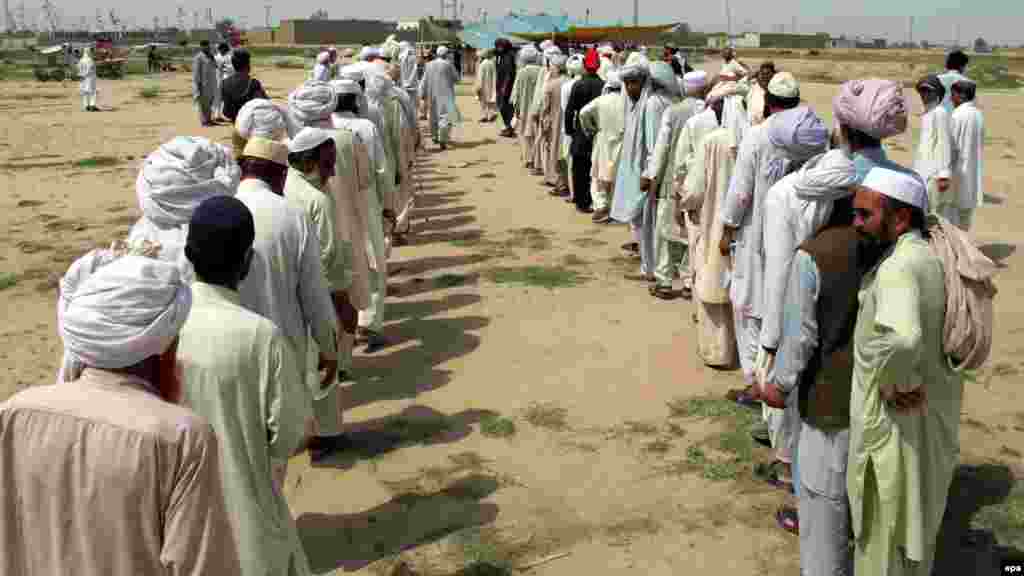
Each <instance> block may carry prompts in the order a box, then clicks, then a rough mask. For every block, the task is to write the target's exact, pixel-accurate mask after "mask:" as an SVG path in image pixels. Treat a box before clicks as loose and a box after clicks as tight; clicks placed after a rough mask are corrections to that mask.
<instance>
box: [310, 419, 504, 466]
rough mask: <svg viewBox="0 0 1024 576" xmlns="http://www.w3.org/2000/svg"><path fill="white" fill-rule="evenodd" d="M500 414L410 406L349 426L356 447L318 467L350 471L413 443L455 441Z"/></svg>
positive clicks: (346, 433)
mask: <svg viewBox="0 0 1024 576" xmlns="http://www.w3.org/2000/svg"><path fill="white" fill-rule="evenodd" d="M493 416H497V413H495V412H491V411H489V410H463V411H462V412H458V413H456V414H450V415H449V414H443V413H441V412H438V411H437V410H434V409H433V408H430V407H428V406H410V407H408V408H406V409H405V410H402V411H401V412H399V413H398V414H394V415H392V416H386V417H383V418H374V419H372V420H363V421H360V422H353V423H351V424H346V425H345V430H344V432H345V435H346V436H347V437H348V438H349V440H350V441H351V442H352V447H351V448H349V449H346V450H345V451H344V452H340V453H338V454H336V455H333V456H331V457H330V458H328V459H326V460H324V461H323V462H321V463H318V464H316V465H315V466H316V467H330V468H337V469H339V470H348V469H350V468H352V467H353V466H355V465H356V463H358V462H359V461H360V460H370V459H373V458H376V457H378V456H382V455H384V454H388V453H390V452H394V451H396V450H398V449H400V448H405V447H409V446H416V445H418V446H436V445H439V444H454V443H455V442H459V441H460V440H462V439H464V438H466V437H467V436H469V435H470V434H472V433H473V425H474V424H479V423H480V421H481V420H483V419H484V418H487V417H493Z"/></svg>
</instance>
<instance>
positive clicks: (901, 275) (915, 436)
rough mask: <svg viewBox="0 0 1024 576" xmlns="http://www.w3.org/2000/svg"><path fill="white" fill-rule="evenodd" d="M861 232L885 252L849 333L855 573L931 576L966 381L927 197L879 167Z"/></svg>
mask: <svg viewBox="0 0 1024 576" xmlns="http://www.w3.org/2000/svg"><path fill="white" fill-rule="evenodd" d="M854 210H855V220H854V225H855V226H856V228H857V231H858V232H859V233H860V234H861V237H862V238H864V239H866V240H868V241H869V242H870V245H872V248H873V249H874V250H876V251H877V252H878V253H879V254H883V255H884V256H883V258H882V261H881V263H880V264H878V265H877V266H876V267H875V268H873V269H872V270H871V271H870V272H869V273H868V274H867V275H866V276H865V277H864V280H863V282H862V285H861V291H860V309H859V311H858V313H857V327H856V330H855V332H854V336H853V338H854V350H853V357H854V358H855V359H856V362H855V363H854V368H853V384H852V387H853V390H852V394H851V402H850V458H849V468H848V470H847V489H848V492H849V499H850V516H851V519H852V522H853V526H852V533H853V537H854V543H855V548H854V574H858V575H859V574H868V575H873V574H884V575H890V576H900V575H907V574H910V575H927V574H931V573H932V566H933V562H934V559H935V548H936V537H937V534H938V531H939V526H940V524H941V523H942V517H943V514H944V512H945V508H946V498H947V496H948V494H949V486H950V484H951V482H952V479H953V473H954V471H955V469H956V467H957V464H958V460H959V458H958V456H959V453H960V449H959V448H960V439H959V429H960V425H959V423H960V418H961V406H962V401H963V378H962V376H961V375H960V374H959V373H957V372H954V371H953V370H952V369H951V368H950V363H949V361H948V359H947V358H946V356H945V352H944V348H943V325H944V322H945V314H946V283H945V278H944V272H943V267H942V262H941V261H940V260H939V258H938V257H937V256H936V255H935V253H934V252H933V250H932V249H931V247H930V246H929V245H928V241H927V240H926V239H925V238H924V234H925V233H926V232H925V225H926V224H925V214H926V213H927V211H928V191H927V188H926V187H925V183H924V181H923V180H922V179H921V178H920V177H918V176H917V175H915V174H909V173H907V172H902V171H896V170H890V169H887V168H880V167H879V168H874V169H872V170H871V171H870V172H868V174H867V176H866V177H865V178H864V181H863V182H862V184H861V187H860V188H858V191H857V195H856V197H855V199H854Z"/></svg>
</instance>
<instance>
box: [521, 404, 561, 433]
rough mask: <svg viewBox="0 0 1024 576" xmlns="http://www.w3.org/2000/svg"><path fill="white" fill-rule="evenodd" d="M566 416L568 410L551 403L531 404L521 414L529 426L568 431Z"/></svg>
mask: <svg viewBox="0 0 1024 576" xmlns="http://www.w3.org/2000/svg"><path fill="white" fill-rule="evenodd" d="M568 416H569V411H568V410H566V409H565V408H562V407H561V406H557V405H555V404H552V403H547V404H536V403H535V404H531V405H530V406H529V407H528V408H527V409H526V412H524V413H523V418H524V419H526V421H527V422H529V423H530V425H532V426H536V427H537V428H547V429H548V430H566V429H568V428H569V423H568Z"/></svg>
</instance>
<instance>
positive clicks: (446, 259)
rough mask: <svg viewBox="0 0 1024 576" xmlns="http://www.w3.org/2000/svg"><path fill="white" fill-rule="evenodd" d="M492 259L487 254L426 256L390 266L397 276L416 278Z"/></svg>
mask: <svg viewBox="0 0 1024 576" xmlns="http://www.w3.org/2000/svg"><path fill="white" fill-rule="evenodd" d="M489 259H490V256H488V255H486V254H464V255H462V256H425V257H423V258H416V259H415V260H398V261H394V262H389V263H388V266H389V267H390V268H391V269H392V270H394V271H395V276H416V275H419V274H427V273H429V272H436V271H437V270H443V269H445V268H458V267H460V266H471V265H473V264H480V263H482V262H486V261H487V260H489Z"/></svg>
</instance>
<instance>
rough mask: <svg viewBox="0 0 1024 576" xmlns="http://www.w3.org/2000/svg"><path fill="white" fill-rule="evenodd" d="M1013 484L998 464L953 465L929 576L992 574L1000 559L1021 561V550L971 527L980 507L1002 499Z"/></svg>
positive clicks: (1005, 468) (993, 504) (1006, 472)
mask: <svg viewBox="0 0 1024 576" xmlns="http://www.w3.org/2000/svg"><path fill="white" fill-rule="evenodd" d="M1015 484H1016V480H1015V478H1014V475H1013V472H1012V471H1011V470H1010V469H1009V468H1008V467H1007V466H1005V465H1002V464H982V465H979V466H971V465H961V466H960V467H959V468H957V470H956V473H955V474H954V476H953V482H952V484H951V485H950V488H949V498H948V499H947V501H946V512H945V515H944V516H943V517H942V526H941V527H940V529H939V534H938V538H937V539H936V552H935V563H934V565H933V568H932V576H962V575H964V574H973V575H977V576H983V575H987V574H993V575H994V574H998V573H999V562H1000V559H1001V558H1010V559H1014V560H1024V552H1022V551H1021V550H1019V549H1016V548H1009V547H1001V546H999V545H998V544H997V542H996V538H995V535H994V534H993V533H992V532H991V531H989V530H978V529H974V528H972V526H971V523H972V520H973V519H974V518H975V516H976V515H977V514H978V513H979V512H980V511H981V510H982V509H983V508H986V507H989V506H995V505H998V504H1001V503H1003V502H1004V501H1006V499H1007V498H1008V497H1009V496H1010V493H1011V492H1012V491H1013V490H1014V486H1015ZM1018 490H1019V488H1018ZM1018 536H1019V535H1018Z"/></svg>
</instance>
